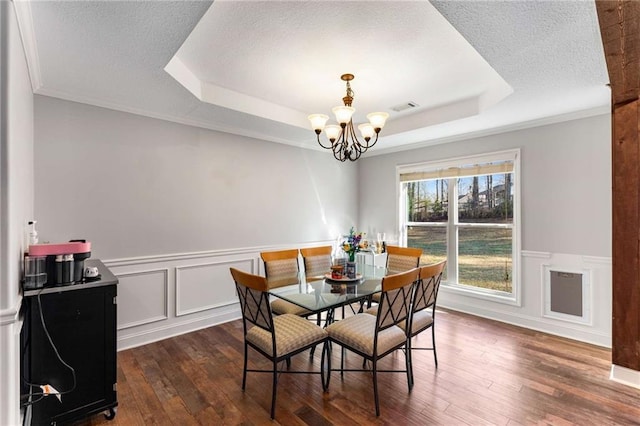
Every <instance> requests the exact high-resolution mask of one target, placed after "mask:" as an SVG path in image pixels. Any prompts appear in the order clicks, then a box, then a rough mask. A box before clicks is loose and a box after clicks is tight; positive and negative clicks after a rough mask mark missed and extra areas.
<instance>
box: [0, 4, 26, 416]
mask: <svg viewBox="0 0 640 426" xmlns="http://www.w3.org/2000/svg"><path fill="white" fill-rule="evenodd" d="M0 87H1V89H0V99H1V103H0V117H1V123H0V129H1V130H0V185H1V190H0V193H1V195H0V218H1V224H0V349H1V351H2V353H1V355H0V424H1V425H14V424H20V410H19V395H20V391H19V383H20V381H19V380H20V368H19V360H20V346H19V336H20V334H19V331H20V324H21V323H20V321H19V320H18V312H19V308H20V301H21V299H20V278H21V273H22V256H23V252H24V248H25V247H24V235H25V234H24V232H25V229H26V223H27V221H28V220H29V219H31V218H32V217H33V216H32V215H33V95H32V92H31V82H30V80H29V72H28V69H27V63H26V58H25V53H24V50H23V46H22V41H21V39H20V32H19V28H18V22H17V19H16V14H15V10H14V4H13V2H6V1H3V2H0Z"/></svg>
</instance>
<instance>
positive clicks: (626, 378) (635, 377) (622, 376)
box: [609, 364, 640, 389]
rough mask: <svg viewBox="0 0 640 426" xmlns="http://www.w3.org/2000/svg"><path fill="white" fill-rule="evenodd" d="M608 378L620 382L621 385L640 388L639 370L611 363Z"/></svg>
mask: <svg viewBox="0 0 640 426" xmlns="http://www.w3.org/2000/svg"><path fill="white" fill-rule="evenodd" d="M609 379H610V380H613V381H614V382H618V383H622V384H623V385H627V386H631V387H634V388H637V389H640V371H636V370H632V369H630V368H626V367H622V366H619V365H615V364H611V374H609Z"/></svg>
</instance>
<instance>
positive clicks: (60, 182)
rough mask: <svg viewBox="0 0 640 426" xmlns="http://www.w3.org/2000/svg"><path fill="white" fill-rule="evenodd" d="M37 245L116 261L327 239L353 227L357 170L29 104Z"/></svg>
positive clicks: (122, 116)
mask: <svg viewBox="0 0 640 426" xmlns="http://www.w3.org/2000/svg"><path fill="white" fill-rule="evenodd" d="M35 99H36V102H35V116H36V125H35V138H36V154H35V164H36V172H35V174H36V187H35V191H36V197H35V198H36V203H35V213H36V216H37V219H38V225H39V233H40V237H41V240H42V239H45V240H49V241H66V240H68V239H70V238H86V239H88V240H90V241H91V243H92V251H93V256H92V257H99V258H103V259H119V258H124V257H135V256H148V255H158V254H170V253H184V252H197V251H205V250H229V249H235V248H246V247H255V246H269V245H287V244H291V245H295V244H299V243H305V242H313V241H322V240H327V239H333V238H335V237H336V235H337V234H338V233H343V232H346V231H347V230H348V229H349V227H350V226H351V225H355V224H356V220H357V211H358V203H357V182H356V179H357V165H355V164H341V163H338V162H336V161H335V160H334V159H333V157H332V156H331V155H328V154H327V153H326V152H316V151H310V150H303V149H299V148H295V147H291V146H285V145H281V144H275V143H270V142H265V141H260V140H255V139H249V138H246V137H240V136H234V135H229V134H225V133H220V132H215V131H210V130H204V129H199V128H194V127H189V126H184V125H180V124H175V123H170V122H166V121H161V120H156V119H151V118H146V117H141V116H137V115H133V114H128V113H123V112H117V111H112V110H108V109H103V108H99V107H93V106H88V105H84V104H78V103H74V102H68V101H62V100H58V99H54V98H49V97H43V96H36V97H35Z"/></svg>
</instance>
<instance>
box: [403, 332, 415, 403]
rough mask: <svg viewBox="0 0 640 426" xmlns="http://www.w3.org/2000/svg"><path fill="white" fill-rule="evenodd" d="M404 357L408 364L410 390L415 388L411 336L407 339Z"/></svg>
mask: <svg viewBox="0 0 640 426" xmlns="http://www.w3.org/2000/svg"><path fill="white" fill-rule="evenodd" d="M404 359H405V363H406V366H407V385H408V386H409V392H411V389H413V363H412V358H411V337H409V338H408V339H407V344H406V345H405V350H404Z"/></svg>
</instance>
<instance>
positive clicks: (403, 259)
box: [387, 246, 422, 274]
mask: <svg viewBox="0 0 640 426" xmlns="http://www.w3.org/2000/svg"><path fill="white" fill-rule="evenodd" d="M420 256H422V249H420V248H414V247H398V246H387V271H389V273H392V274H393V273H398V272H402V271H408V270H409V269H413V268H416V267H418V265H420Z"/></svg>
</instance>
